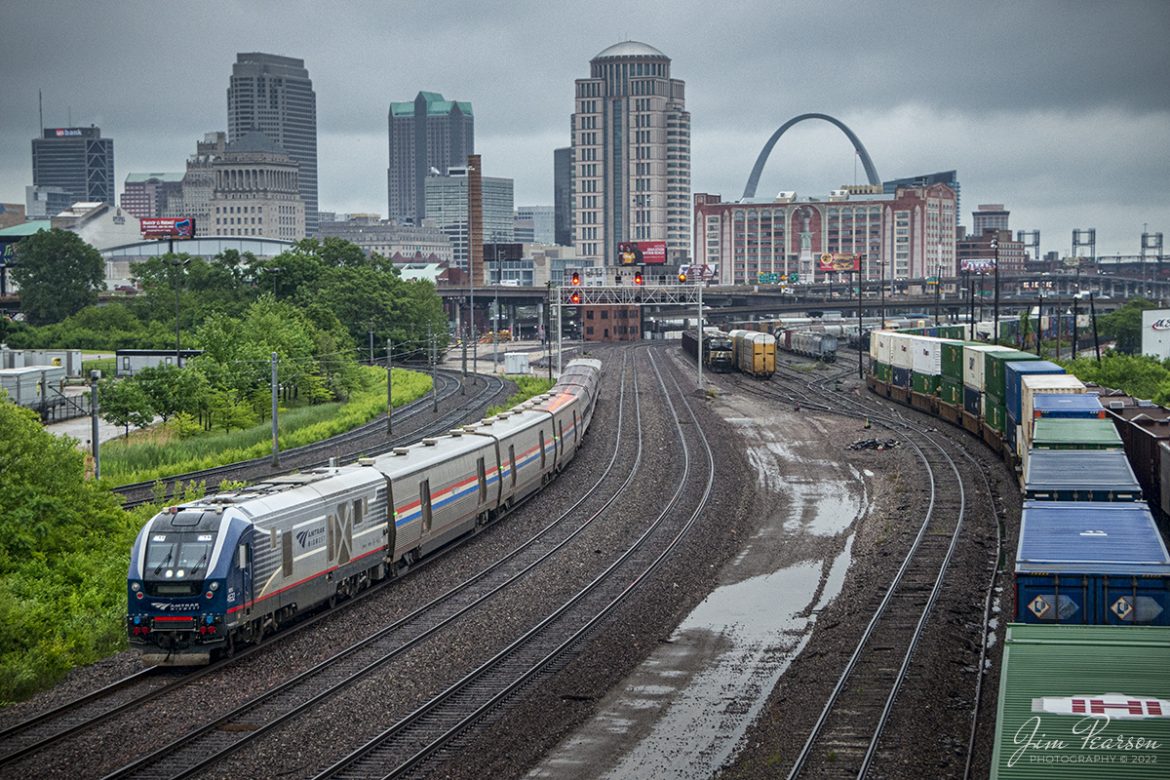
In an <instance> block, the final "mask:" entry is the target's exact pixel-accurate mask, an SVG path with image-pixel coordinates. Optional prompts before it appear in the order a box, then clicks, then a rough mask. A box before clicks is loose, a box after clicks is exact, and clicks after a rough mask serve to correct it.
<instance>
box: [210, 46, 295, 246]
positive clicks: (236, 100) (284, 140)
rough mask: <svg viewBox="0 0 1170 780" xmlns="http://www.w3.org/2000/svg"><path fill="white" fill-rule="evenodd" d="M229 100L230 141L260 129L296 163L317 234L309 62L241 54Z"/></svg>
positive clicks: (257, 54) (234, 71)
mask: <svg viewBox="0 0 1170 780" xmlns="http://www.w3.org/2000/svg"><path fill="white" fill-rule="evenodd" d="M227 99H228V138H227V140H228V141H229V142H232V141H236V140H238V139H240V138H242V137H243V136H244V135H245V134H247V133H249V132H251V131H253V130H258V131H260V132H261V133H263V134H264V135H266V136H267V137H268V139H269V140H271V141H272V142H273V143H274V144H276V145H277V146H279V147H280V148H281V149H283V150H284V151H285V152H286V153H287V154H288V156H289V157H290V158H292V160H293V162H295V163H296V164H297V166H298V171H297V178H298V181H299V182H300V185H299V186H300V196H301V200H302V201H303V203H304V212H305V217H304V219H305V231H306V232H307V234H308V235H311V236H315V235H317V95H316V93H315V92H313V82H312V81H311V80H310V79H309V71H308V70H306V69H305V61H304V60H300V59H295V58H293V57H281V56H278V55H275V54H260V53H257V52H252V53H248V54H237V55H236V62H235V65H233V66H232V77H231V84H230V86H229V87H228V92H227Z"/></svg>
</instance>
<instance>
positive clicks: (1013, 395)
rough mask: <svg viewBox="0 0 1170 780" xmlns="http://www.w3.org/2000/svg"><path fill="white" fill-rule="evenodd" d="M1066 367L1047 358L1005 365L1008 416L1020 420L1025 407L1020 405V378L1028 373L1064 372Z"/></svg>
mask: <svg viewBox="0 0 1170 780" xmlns="http://www.w3.org/2000/svg"><path fill="white" fill-rule="evenodd" d="M1063 373H1064V369H1063V368H1061V367H1060V366H1058V365H1056V364H1055V363H1052V362H1050V361H1047V360H1024V361H1015V362H1012V363H1007V364H1005V365H1004V396H1005V398H1004V399H1003V401H1004V405H1005V406H1006V407H1007V412H1008V418H1009V419H1012V420H1015V421H1016V422H1017V423H1018V422H1019V421H1020V414H1021V413H1022V412H1023V409H1022V408H1021V407H1020V404H1021V400H1020V389H1021V387H1022V383H1021V381H1020V378H1021V377H1023V376H1027V375H1028V374H1063Z"/></svg>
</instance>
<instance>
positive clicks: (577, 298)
mask: <svg viewBox="0 0 1170 780" xmlns="http://www.w3.org/2000/svg"><path fill="white" fill-rule="evenodd" d="M580 302H581V293H579V292H577V291H576V290H573V292H572V293H571V294H570V295H569V303H571V304H574V305H576V304H578V303H580Z"/></svg>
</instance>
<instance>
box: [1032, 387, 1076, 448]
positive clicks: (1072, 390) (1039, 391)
mask: <svg viewBox="0 0 1170 780" xmlns="http://www.w3.org/2000/svg"><path fill="white" fill-rule="evenodd" d="M1084 392H1085V384H1084V383H1083V382H1082V381H1081V380H1079V379H1077V378H1076V377H1075V376H1073V375H1072V374H1025V375H1024V376H1022V377H1020V417H1021V418H1022V419H1021V420H1020V428H1021V429H1022V431H1023V434H1024V435H1023V436H1022V437H1020V440H1022V441H1023V443H1024V447H1023V448H1021V451H1022V452H1026V451H1027V449H1028V447H1031V446H1032V417H1033V416H1034V407H1035V399H1036V396H1038V395H1043V394H1046V393H1066V394H1070V395H1079V394H1083V393H1084Z"/></svg>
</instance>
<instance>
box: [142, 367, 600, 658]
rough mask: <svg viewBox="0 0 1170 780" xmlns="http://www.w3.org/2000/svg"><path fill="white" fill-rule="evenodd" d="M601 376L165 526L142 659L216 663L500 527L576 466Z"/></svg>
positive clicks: (179, 509) (146, 567)
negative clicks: (481, 529)
mask: <svg viewBox="0 0 1170 780" xmlns="http://www.w3.org/2000/svg"><path fill="white" fill-rule="evenodd" d="M600 369H601V364H600V363H599V362H598V361H596V360H575V361H572V362H571V363H569V365H568V367H567V368H566V369H565V372H564V373H563V374H562V376H561V378H560V381H558V383H557V385H556V386H555V387H554V388H553V389H552V390H551V391H550V392H549V393H547V394H545V395H542V396H539V397H537V398H534V399H531V400H529V401H527V402H525V403H523V404H521V405H519V406H517V407H515V408H513V409H512V410H510V411H507V412H503V413H501V414H499V415H497V416H495V417H490V418H487V419H485V420H483V421H481V422H479V423H475V424H472V425H467V426H464V427H463V428H461V429H457V430H454V431H451V433H449V434H448V435H445V436H437V437H433V438H427V439H423V440H422V441H421V442H419V443H417V444H414V445H411V446H409V447H401V448H397V449H395V450H394V451H393V452H391V453H389V454H387V455H383V456H381V457H378V458H371V459H365V460H363V461H362V462H361V464H360V465H357V466H345V467H340V468H332V467H331V468H323V469H314V470H311V471H308V472H305V473H301V474H291V475H287V476H282V477H274V478H271V479H268V480H265V481H263V482H261V483H259V484H256V485H252V486H249V487H247V488H243V489H241V490H238V491H236V492H233V493H224V494H219V495H215V496H210V497H207V498H204V499H200V500H197V501H193V502H190V503H188V504H181V505H177V506H173V507H169V508H168V509H167V510H165V511H163V512H160V513H159V514H157V515H155V516H154V517H153V518H151V519H150V520H149V521H148V522H147V523H146V525H145V526H144V527H143V528H142V530H141V531H140V532H139V535H138V538H137V541H136V542H135V544H134V547H133V549H132V551H131V556H130V567H129V573H128V582H127V598H128V602H129V609H128V615H127V630H128V633H129V638H130V643H131V646H132V647H135V648H136V649H137V650H139V651H140V653H141V654H142V656H143V659H144V660H145V661H147V662H151V663H157V664H161V665H176V666H180V665H195V664H204V663H207V662H209V661H210V660H211V656H212V654H213V653H216V652H228V653H230V652H231V650H232V649H233V648H234V647H235V646H236V645H237V644H240V643H248V642H256V641H258V640H259V639H261V638H262V637H263V636H265V635H266V634H269V633H271V632H273V631H275V630H276V629H277V628H278V627H279V626H280V624H281V623H283V622H285V621H287V620H289V619H290V618H292V617H294V616H295V615H297V614H300V613H303V612H306V611H308V610H312V609H315V608H317V607H320V606H322V605H330V606H332V604H333V603H334V602H335V601H336V600H337V599H339V598H346V597H349V596H352V595H353V594H354V593H356V592H357V591H359V590H361V589H362V588H364V587H366V586H368V585H369V584H370V583H372V582H375V581H378V580H381V579H385V578H386V577H388V576H393V575H395V574H396V573H398V572H400V571H402V570H403V569H405V568H406V567H408V566H409V565H410V564H412V563H414V562H415V561H417V560H418V559H419V558H421V557H422V556H424V555H426V554H428V553H430V552H432V551H434V550H436V549H438V548H440V547H442V546H443V545H445V544H448V543H450V542H451V541H452V540H454V539H456V538H458V537H460V536H463V535H465V534H467V533H468V532H470V531H473V530H475V528H476V527H477V526H480V525H483V524H485V523H488V522H490V521H492V520H494V519H495V518H497V517H498V516H499V515H500V514H502V513H503V512H505V511H506V510H507V509H509V508H510V507H512V506H513V505H515V503H516V502H518V501H521V500H523V499H524V498H526V497H528V496H529V495H531V494H532V493H535V492H536V491H537V490H539V489H540V488H541V487H542V486H543V485H544V484H546V483H547V482H548V481H549V480H550V479H552V478H553V476H554V475H555V474H556V473H557V472H559V471H560V470H561V469H563V468H564V467H565V466H566V465H567V464H568V463H569V462H570V461H571V460H572V459H573V457H574V456H575V455H576V452H577V450H578V448H579V447H580V445H581V439H582V437H583V436H584V435H585V433H586V432H587V431H588V428H589V424H590V422H591V420H592V416H593V410H594V407H595V405H596V402H597V393H598V382H599V377H600Z"/></svg>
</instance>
